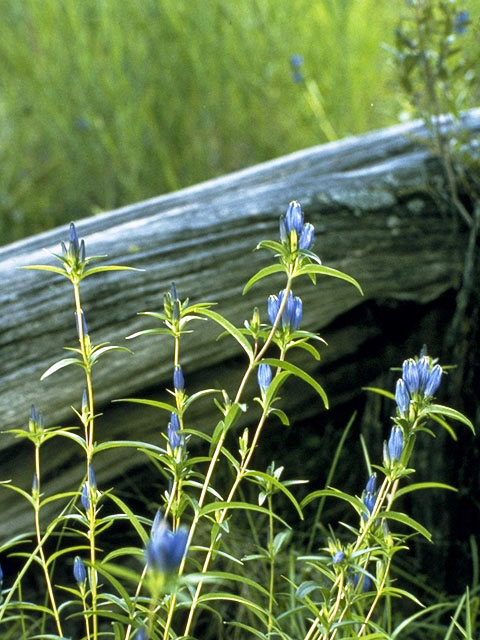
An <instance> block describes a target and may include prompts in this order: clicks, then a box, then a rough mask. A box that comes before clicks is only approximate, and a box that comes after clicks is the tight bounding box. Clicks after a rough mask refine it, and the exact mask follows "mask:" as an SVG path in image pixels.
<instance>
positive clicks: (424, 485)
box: [395, 482, 458, 498]
mask: <svg viewBox="0 0 480 640" xmlns="http://www.w3.org/2000/svg"><path fill="white" fill-rule="evenodd" d="M418 489H447V490H448V491H458V489H456V488H455V487H452V486H451V485H450V484H444V483H443V482H417V483H415V484H411V485H408V486H407V487H402V488H401V489H399V490H398V491H397V493H396V494H395V498H399V497H400V496H403V495H405V494H406V493H411V492H412V491H417V490H418Z"/></svg>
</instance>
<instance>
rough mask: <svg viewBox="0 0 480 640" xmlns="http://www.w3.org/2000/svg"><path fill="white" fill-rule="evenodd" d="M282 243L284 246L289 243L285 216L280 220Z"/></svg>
mask: <svg viewBox="0 0 480 640" xmlns="http://www.w3.org/2000/svg"><path fill="white" fill-rule="evenodd" d="M280 242H282V244H285V243H287V242H288V234H287V227H286V226H285V220H284V219H283V216H282V217H281V218H280Z"/></svg>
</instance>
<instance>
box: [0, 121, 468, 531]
mask: <svg viewBox="0 0 480 640" xmlns="http://www.w3.org/2000/svg"><path fill="white" fill-rule="evenodd" d="M443 126H444V128H445V130H448V129H450V128H451V127H453V125H452V123H451V122H450V121H449V120H448V119H446V120H445V122H444V123H443ZM461 126H462V128H464V129H466V130H468V131H470V132H472V133H478V131H479V130H480V109H479V110H474V111H471V112H468V113H466V114H465V115H464V116H463V117H462V120H461ZM429 135H430V134H429V131H428V129H427V128H426V127H425V126H424V125H423V124H422V123H421V122H414V123H410V124H407V125H401V126H396V127H392V128H389V129H385V130H381V131H375V132H372V133H369V134H366V135H362V136H357V137H352V138H348V139H345V140H341V141H338V142H334V143H330V144H327V145H322V146H318V147H313V148H311V149H307V150H304V151H300V152H297V153H293V154H291V155H288V156H285V157H283V158H279V159H277V160H273V161H270V162H267V163H264V164H261V165H258V166H255V167H252V168H249V169H245V170H243V171H239V172H236V173H234V174H231V175H227V176H224V177H221V178H218V179H214V180H210V181H208V182H205V183H203V184H200V185H197V186H194V187H190V188H187V189H183V190H181V191H179V192H176V193H172V194H167V195H164V196H161V197H158V198H154V199H151V200H148V201H145V202H141V203H138V204H135V205H131V206H128V207H124V208H122V209H119V210H116V211H112V212H108V213H104V214H101V215H98V216H95V217H92V218H87V219H84V220H81V221H80V222H78V223H77V230H78V233H79V236H80V237H82V238H84V239H85V243H86V247H87V253H88V255H98V254H108V258H106V259H105V260H104V261H103V263H104V264H120V265H127V266H132V267H136V268H138V269H144V271H139V272H111V273H105V274H101V275H98V276H93V277H91V278H87V279H86V280H85V281H83V282H82V284H81V293H82V304H83V308H84V310H85V314H86V318H87V321H88V326H89V330H90V334H91V337H92V339H93V341H94V342H96V343H98V342H102V341H110V342H111V343H112V344H120V345H123V346H125V345H128V346H129V347H131V348H132V349H133V350H134V355H128V354H124V353H116V354H112V355H110V356H106V357H105V358H104V360H103V361H102V362H101V363H100V364H99V365H98V366H97V368H96V370H94V383H95V398H96V407H97V410H98V411H99V412H102V413H103V414H104V415H103V416H102V418H101V419H99V420H98V424H97V438H98V440H99V441H104V440H107V439H113V438H119V437H125V438H136V437H137V436H138V431H139V430H140V429H141V430H142V433H141V437H142V438H146V439H148V438H149V437H154V438H156V439H157V441H158V442H160V441H161V440H160V435H159V430H160V428H161V429H164V425H165V423H166V421H167V419H166V417H165V416H160V415H159V414H158V413H155V412H152V410H151V409H150V408H142V407H139V406H138V405H126V404H123V403H122V404H115V405H111V404H110V401H111V400H112V399H114V398H122V397H127V396H132V395H137V396H139V397H146V396H149V395H150V396H151V397H156V398H162V397H163V398H164V399H166V398H165V396H163V395H162V394H164V391H163V388H164V387H165V385H167V386H171V374H172V364H171V362H172V353H171V351H172V345H171V342H170V341H169V340H168V339H167V338H165V337H159V338H154V339H147V338H138V339H136V340H134V341H132V342H130V343H125V336H127V335H129V334H131V333H133V332H135V331H138V330H139V329H141V328H146V327H151V326H154V323H152V322H151V321H150V320H149V319H147V318H146V317H145V316H138V315H137V314H138V312H139V311H143V310H161V308H162V305H163V294H164V292H166V291H168V289H169V287H170V282H171V281H172V280H173V281H175V282H176V285H177V289H178V291H179V295H180V297H181V298H184V297H187V296H188V297H189V298H190V299H191V300H192V301H215V302H217V303H218V309H219V311H221V312H222V313H223V314H224V315H225V316H226V317H227V318H229V319H230V320H231V321H233V322H234V323H236V324H237V325H238V326H241V325H242V324H243V320H244V319H245V318H249V317H250V316H251V312H252V308H253V307H254V306H258V307H259V308H260V310H261V313H262V316H263V318H264V319H266V297H267V296H268V294H270V293H272V292H277V291H278V290H279V289H280V288H282V286H283V281H282V279H281V278H280V277H278V278H270V279H268V280H264V281H262V282H261V283H258V284H257V285H256V286H255V287H254V288H253V289H252V290H251V292H250V293H249V294H248V295H247V296H242V287H243V284H244V283H245V282H246V281H247V279H248V278H249V277H250V276H251V275H252V274H253V273H254V272H255V271H256V270H257V269H259V268H260V267H262V266H265V265H266V264H268V263H269V260H270V259H271V258H270V255H269V254H267V252H264V251H259V252H252V249H253V248H254V247H255V246H256V245H257V243H258V242H259V241H260V240H262V239H264V238H276V237H278V219H279V216H280V215H281V214H282V213H284V211H285V210H286V207H287V205H288V202H289V201H290V200H292V199H296V200H299V201H300V202H301V204H302V207H303V209H304V211H305V215H306V219H307V220H309V221H311V222H312V223H313V224H314V225H315V228H316V241H315V249H316V251H317V253H318V254H319V255H320V257H321V258H322V261H323V263H324V264H326V265H328V266H332V267H335V268H338V269H341V270H343V271H345V272H347V273H349V274H350V275H352V276H353V277H355V278H356V279H357V280H358V281H359V282H360V283H361V285H362V287H363V289H364V293H365V295H364V297H363V298H361V297H360V295H358V293H357V292H356V290H355V289H353V287H351V286H350V285H348V284H347V283H345V282H341V281H339V280H336V279H333V278H323V279H319V284H318V286H317V287H313V286H312V285H311V283H309V282H308V281H305V282H299V284H298V286H296V287H295V293H296V294H298V295H300V296H301V297H302V299H303V301H304V326H305V327H308V328H309V329H311V330H314V331H319V330H320V331H321V330H323V329H324V328H325V327H327V326H332V322H333V321H334V320H335V319H338V318H339V317H340V316H342V315H344V314H346V313H347V312H349V311H350V310H352V309H354V308H355V307H357V306H359V305H366V304H369V303H374V304H376V303H378V301H382V300H390V301H392V300H397V301H412V302H415V303H419V304H425V303H428V302H430V301H432V300H435V299H436V298H438V297H439V296H441V295H443V294H445V292H447V291H449V290H451V289H455V288H456V287H458V283H459V280H460V278H461V273H462V266H463V247H464V242H465V237H464V236H465V234H463V233H461V232H459V233H458V234H454V233H452V232H451V231H450V228H451V224H450V222H451V220H448V217H447V218H446V217H445V214H444V213H442V212H441V211H440V210H439V205H438V200H437V198H436V197H435V192H437V193H438V192H439V191H442V190H445V189H446V187H445V180H444V178H443V173H442V169H441V166H440V163H439V162H438V160H436V159H435V157H434V156H433V154H432V153H431V152H430V150H429V147H428V139H429ZM67 236H68V231H67V230H66V229H64V228H61V229H54V230H52V231H49V232H47V233H43V234H40V235H38V236H35V237H32V238H27V239H25V240H22V241H20V242H16V243H14V244H11V245H9V246H6V247H3V248H2V249H0V278H1V287H0V304H1V309H2V312H1V316H0V362H1V368H0V371H1V373H0V381H1V393H0V427H1V428H2V429H8V428H13V427H21V426H24V425H26V423H27V420H28V414H29V408H30V404H31V403H34V404H35V405H36V406H37V408H38V409H39V410H41V411H42V412H43V413H44V415H45V418H46V422H47V424H48V425H53V424H59V423H62V424H74V423H75V422H76V418H75V416H74V414H73V412H72V409H71V406H72V405H73V406H76V407H77V408H79V405H80V401H81V395H82V390H83V382H82V376H81V371H80V369H79V368H77V367H69V368H66V369H63V370H62V371H61V372H60V373H57V374H54V375H52V376H51V377H49V378H47V379H46V380H44V381H42V382H40V376H41V375H42V373H43V372H44V371H45V370H46V369H47V368H48V367H49V366H50V365H51V364H52V363H53V362H55V361H56V360H58V359H60V358H61V357H63V354H64V353H65V352H63V351H62V348H63V346H64V345H67V346H76V329H75V319H74V314H73V297H72V292H71V288H70V285H69V283H68V282H67V281H66V279H63V278H61V277H59V276H56V275H55V274H51V273H46V272H38V271H25V270H22V269H21V268H20V267H23V266H25V265H28V264H55V260H54V259H53V258H52V257H51V256H50V255H49V254H48V253H47V252H48V251H50V252H56V253H58V252H59V250H60V242H61V240H66V239H67ZM45 249H46V250H47V252H45ZM379 331H381V328H379V327H378V326H374V325H373V324H372V325H369V324H368V322H367V321H366V322H365V325H364V326H360V327H359V326H348V325H347V326H345V325H342V326H339V327H337V328H336V329H334V328H333V327H332V330H331V331H330V332H329V333H330V335H327V336H326V338H327V341H329V342H333V343H335V349H331V350H325V357H324V360H323V363H321V364H320V365H317V364H315V363H314V364H313V365H312V364H310V365H309V367H310V370H311V371H312V372H313V373H314V374H317V375H319V377H320V379H321V378H322V371H325V367H326V368H327V369H328V370H331V371H335V370H337V372H338V370H339V369H338V367H337V369H335V367H336V366H337V365H338V366H340V363H341V362H342V360H343V361H345V359H346V358H348V357H350V356H351V355H352V354H354V353H355V351H356V350H358V349H360V348H361V347H362V345H365V344H366V343H367V342H368V340H369V339H372V337H373V336H375V335H377V334H378V333H379ZM218 333H219V330H218V327H215V326H214V325H213V324H212V323H210V322H209V323H198V327H197V330H196V331H195V333H194V334H193V337H190V336H187V337H186V338H185V342H184V344H183V345H182V356H181V361H182V365H183V367H184V371H185V374H186V376H187V381H188V385H189V389H188V390H189V391H193V390H195V388H196V387H197V388H199V387H200V386H203V384H202V383H203V382H204V380H205V378H206V374H207V372H208V374H209V378H210V379H209V384H210V386H217V387H228V388H232V385H231V377H232V376H233V377H235V375H236V373H235V367H233V366H232V362H233V363H234V364H235V363H237V364H238V362H240V361H239V360H238V361H237V360H235V359H236V358H238V357H239V356H240V355H241V354H240V352H239V347H238V345H237V343H236V342H235V341H233V340H230V339H223V340H221V341H220V342H215V337H216V336H217V335H218ZM322 367H323V369H322ZM322 382H323V381H322ZM327 390H328V391H329V392H331V393H335V391H334V390H330V389H328V385H327ZM343 392H346V391H345V390H344V391H343ZM337 395H338V396H341V392H338V391H337ZM293 396H294V397H292V398H291V400H292V402H293V407H294V409H295V410H296V411H297V410H298V412H299V414H300V416H301V415H303V416H308V415H313V414H314V413H316V412H317V410H318V403H317V405H316V406H315V407H313V406H311V403H312V396H311V395H310V391H309V390H308V389H307V390H302V391H298V390H295V394H293ZM167 397H168V396H167ZM196 419H197V420H198V422H199V423H202V424H203V425H205V424H209V423H211V421H212V420H213V418H212V409H211V408H207V407H202V408H201V409H200V410H199V411H198V412H197V414H196ZM162 421H163V422H162ZM159 425H162V426H161V427H160V426H159ZM0 446H1V450H2V478H3V479H7V478H13V477H15V478H17V476H16V474H17V473H18V472H19V470H20V472H21V474H22V477H23V478H22V481H23V484H24V486H25V488H28V487H29V484H30V482H31V477H32V473H33V468H32V465H31V463H30V460H29V458H28V457H26V456H27V452H28V447H26V446H20V445H19V443H18V441H15V442H14V440H13V438H12V437H10V436H3V437H2V439H1V440H0ZM49 451H50V454H49V455H45V456H44V459H43V460H42V465H43V469H44V474H45V481H46V484H45V485H44V487H45V490H46V491H48V490H50V489H51V490H53V489H56V490H58V489H59V487H64V488H67V487H71V486H74V485H75V483H76V482H78V481H79V480H80V479H81V477H82V474H83V473H84V467H83V463H82V464H80V463H77V462H76V460H78V459H79V453H78V452H75V451H74V450H73V449H72V448H71V447H69V446H67V442H66V441H65V447H64V448H59V447H58V445H57V446H56V447H53V448H52V449H50V450H49ZM27 460H28V461H27ZM98 464H99V465H100V468H99V469H97V472H98V475H99V478H100V479H101V480H103V482H105V483H108V482H109V481H110V480H111V479H112V477H113V476H115V475H116V474H118V473H119V472H124V471H126V470H127V469H128V468H129V467H130V466H132V465H136V464H140V458H138V457H135V456H134V455H132V453H131V452H127V451H124V452H122V451H121V450H117V452H116V453H115V456H114V457H112V456H105V457H104V458H102V459H101V460H99V463H98ZM4 493H5V492H4ZM1 499H2V503H3V505H4V506H3V516H4V517H3V518H2V523H0V535H1V536H4V535H5V534H6V533H7V532H8V533H11V532H13V531H18V530H20V529H21V528H22V527H25V526H26V523H27V522H28V518H29V517H30V516H29V515H28V514H27V513H26V510H24V509H22V508H20V507H19V505H18V497H17V496H16V495H14V494H13V493H12V494H11V495H10V494H7V495H2V497H1Z"/></svg>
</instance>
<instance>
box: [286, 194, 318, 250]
mask: <svg viewBox="0 0 480 640" xmlns="http://www.w3.org/2000/svg"><path fill="white" fill-rule="evenodd" d="M314 233H315V229H314V226H313V224H310V222H306V223H304V222H303V211H302V207H301V206H300V203H299V202H297V201H296V200H292V202H290V204H289V205H288V209H287V213H286V214H285V217H282V218H280V240H281V241H282V244H284V245H287V246H289V247H290V251H292V252H294V251H296V250H297V249H300V250H301V251H308V250H309V249H310V248H311V247H312V244H313V236H314Z"/></svg>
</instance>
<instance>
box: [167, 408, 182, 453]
mask: <svg viewBox="0 0 480 640" xmlns="http://www.w3.org/2000/svg"><path fill="white" fill-rule="evenodd" d="M179 431H180V420H179V419H178V416H177V414H176V413H174V412H173V411H172V413H171V415H170V422H169V423H168V428H167V435H168V442H169V444H170V447H171V448H172V449H175V448H176V447H181V446H182V438H181V436H180V435H179V433H178V432H179Z"/></svg>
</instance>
